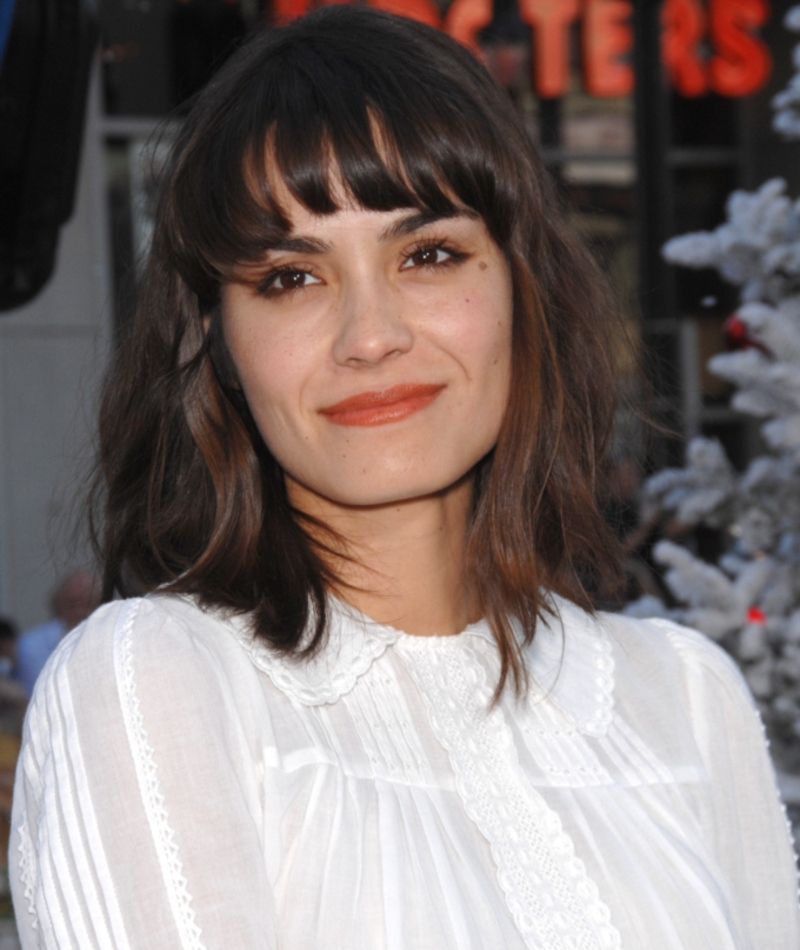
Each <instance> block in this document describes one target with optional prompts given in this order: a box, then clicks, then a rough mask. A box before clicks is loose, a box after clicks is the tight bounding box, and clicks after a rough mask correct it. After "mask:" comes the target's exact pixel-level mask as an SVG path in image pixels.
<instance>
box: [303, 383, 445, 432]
mask: <svg viewBox="0 0 800 950" xmlns="http://www.w3.org/2000/svg"><path fill="white" fill-rule="evenodd" d="M444 388H445V387H444V386H443V385H441V384H433V383H403V384H402V385H399V386H392V387H391V388H389V389H382V390H380V391H373V392H364V393H358V394H357V395H355V396H349V397H348V398H347V399H343V400H342V401H341V402H337V403H335V404H334V405H332V406H326V407H325V408H324V409H320V410H319V412H320V415H323V416H325V418H326V419H328V421H329V422H332V423H334V425H340V426H380V425H386V424H387V423H390V422H399V421H400V420H401V419H406V418H407V417H408V416H411V415H413V414H414V413H415V412H419V411H420V410H421V409H424V408H425V407H426V406H429V405H430V404H431V403H432V402H433V401H434V399H436V397H437V396H438V395H439V393H440V392H441V391H442V390H443V389H444Z"/></svg>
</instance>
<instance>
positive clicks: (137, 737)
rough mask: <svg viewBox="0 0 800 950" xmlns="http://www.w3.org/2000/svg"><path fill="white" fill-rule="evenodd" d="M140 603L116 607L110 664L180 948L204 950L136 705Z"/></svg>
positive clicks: (142, 718)
mask: <svg viewBox="0 0 800 950" xmlns="http://www.w3.org/2000/svg"><path fill="white" fill-rule="evenodd" d="M141 604H142V601H140V600H138V601H128V602H127V603H125V604H124V606H123V607H122V609H121V610H120V614H119V617H118V619H117V624H116V629H115V630H114V667H115V673H116V678H117V688H118V690H119V697H120V705H121V707H122V714H123V719H124V722H125V731H126V733H127V736H128V742H129V745H130V749H131V754H132V756H133V762H134V767H135V770H136V777H137V779H138V783H139V792H140V794H141V796H142V803H143V805H144V810H145V813H146V814H147V820H148V824H149V825H150V831H151V834H152V836H153V843H154V845H155V848H156V852H157V854H158V860H159V864H160V866H161V872H162V874H163V876H164V883H165V885H166V889H167V895H168V897H169V902H170V906H171V908H172V913H173V915H174V918H175V922H176V924H177V927H178V932H179V933H180V936H181V947H182V948H183V950H206V948H205V944H204V943H203V941H202V939H201V934H202V932H201V930H200V927H199V926H198V925H197V924H196V923H195V913H194V910H193V908H192V898H191V895H190V894H189V889H188V885H187V881H186V878H185V877H184V874H183V864H182V863H181V861H180V858H179V856H178V845H177V843H176V841H175V832H174V830H173V829H172V827H171V826H170V823H169V815H168V814H167V810H166V808H165V807H164V796H163V795H162V794H161V790H160V787H159V782H158V769H157V766H156V763H155V759H154V756H153V748H152V746H151V745H150V742H149V740H148V736H147V730H146V729H145V725H144V717H143V716H142V713H141V710H140V708H139V696H138V694H137V691H136V677H135V672H134V667H133V646H132V633H133V624H134V621H135V619H136V615H137V613H138V611H139V608H140V606H141Z"/></svg>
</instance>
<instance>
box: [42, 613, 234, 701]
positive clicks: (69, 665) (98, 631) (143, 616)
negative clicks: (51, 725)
mask: <svg viewBox="0 0 800 950" xmlns="http://www.w3.org/2000/svg"><path fill="white" fill-rule="evenodd" d="M242 666H243V668H244V669H245V670H246V669H248V668H250V669H252V664H250V663H249V662H248V661H247V657H246V656H245V655H244V653H243V651H242V648H241V646H240V645H239V644H238V641H237V640H236V638H235V637H234V636H233V634H232V633H231V630H230V621H229V620H228V619H227V618H225V617H224V616H223V615H221V614H218V613H216V612H213V611H206V610H203V609H201V608H200V607H199V606H198V605H197V604H196V603H195V602H194V601H193V600H192V599H190V598H187V597H176V596H168V595H148V596H147V597H142V598H132V599H128V600H119V601H113V602H111V603H108V604H104V605H103V606H102V607H100V608H99V609H98V610H96V611H95V612H94V613H93V614H92V615H91V616H90V617H89V618H88V619H87V620H85V621H84V622H83V623H82V624H80V625H79V626H78V627H76V628H75V629H74V630H72V631H71V632H70V633H69V634H68V635H67V636H66V637H65V638H64V639H63V640H62V641H61V643H60V644H59V645H58V647H57V649H56V650H55V652H54V653H53V655H52V656H51V657H50V660H49V661H48V663H47V665H46V667H45V670H44V672H43V674H42V677H41V680H40V682H41V689H42V690H45V689H46V688H47V686H48V684H49V685H50V686H52V685H53V684H54V683H55V682H56V681H61V682H66V681H74V682H75V683H76V684H79V685H80V686H81V687H82V688H83V687H87V686H89V685H90V684H91V683H92V682H95V683H97V682H100V681H104V680H108V679H112V680H115V681H124V680H126V678H128V679H129V678H131V677H133V676H135V677H136V679H137V680H138V681H146V682H150V683H152V684H153V685H154V686H155V688H158V687H159V686H165V687H166V686H167V685H174V684H177V683H181V682H183V683H186V684H187V685H188V686H191V684H192V683H193V682H195V683H199V681H210V680H219V679H224V678H225V677H226V676H227V675H236V671H237V670H238V669H239V668H240V667H242ZM37 690H38V687H37Z"/></svg>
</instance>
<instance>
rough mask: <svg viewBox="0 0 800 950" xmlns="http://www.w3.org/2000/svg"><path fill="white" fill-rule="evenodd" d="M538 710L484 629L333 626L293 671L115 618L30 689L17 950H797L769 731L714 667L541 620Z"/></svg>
mask: <svg viewBox="0 0 800 950" xmlns="http://www.w3.org/2000/svg"><path fill="white" fill-rule="evenodd" d="M555 603H556V606H557V611H558V612H557V615H556V616H554V618H553V619H552V620H551V621H550V622H549V624H548V626H547V627H542V628H541V629H540V630H539V632H538V634H537V637H536V641H535V643H534V645H533V646H532V647H531V648H530V650H529V664H530V669H531V671H532V674H533V677H534V683H533V686H532V688H531V691H530V694H529V696H528V698H527V699H526V700H525V701H524V702H518V701H517V700H515V699H514V697H513V695H512V694H511V693H508V694H506V695H505V696H504V697H503V699H502V700H501V702H500V704H499V705H498V706H497V707H495V708H494V709H492V710H489V709H488V703H489V700H490V697H491V695H492V690H493V687H494V684H495V682H496V678H497V669H498V662H497V657H496V651H495V647H494V644H493V641H492V639H491V635H490V633H489V631H488V630H487V628H486V626H485V625H484V624H483V623H479V624H476V625H474V626H472V627H469V628H467V630H465V631H464V632H463V633H462V634H461V635H459V636H456V637H412V636H408V635H407V634H403V633H399V632H398V631H396V630H394V629H392V628H389V627H382V626H379V625H377V624H374V623H372V622H371V621H367V620H366V619H365V618H363V617H361V616H360V615H356V614H355V613H354V612H353V611H351V610H350V609H349V608H346V607H345V606H344V605H342V604H339V603H334V604H333V623H332V630H331V638H330V643H329V646H328V648H327V649H326V651H325V653H324V654H323V655H322V656H321V657H320V658H319V659H318V660H315V661H314V662H312V663H311V664H298V663H294V662H291V661H287V660H283V659H279V658H277V657H276V656H274V655H273V654H272V653H271V652H270V651H269V650H267V649H266V648H265V646H264V645H263V644H261V643H260V642H253V640H252V639H251V637H250V635H249V633H248V629H247V625H246V623H245V621H244V620H242V619H226V618H224V617H221V616H219V615H216V614H213V613H204V612H202V611H201V610H199V609H198V608H197V607H196V606H195V605H194V604H193V603H192V602H191V601H189V600H188V599H180V598H174V597H166V596H153V597H147V598H145V599H143V600H131V601H124V602H118V603H114V604H110V605H107V606H106V607H103V608H101V609H100V610H99V611H97V612H96V613H95V614H94V616H93V617H91V618H90V619H89V620H88V621H87V622H86V623H85V624H84V625H82V627H80V628H79V629H78V630H76V631H75V632H73V633H72V634H71V635H70V636H69V637H68V638H67V639H66V640H65V641H64V643H63V644H62V646H61V647H60V648H59V650H58V652H57V653H56V654H55V655H54V656H53V658H52V659H51V661H50V663H49V665H48V667H47V668H46V670H45V672H44V674H43V676H42V678H41V679H40V681H39V684H38V686H37V689H36V692H35V695H34V698H33V701H32V704H31V707H30V710H29V714H28V718H27V722H26V728H25V736H24V743H23V749H22V753H21V757H20V762H19V768H18V772H17V784H16V790H15V798H14V814H13V820H12V836H11V853H10V854H11V872H12V888H13V894H14V902H15V908H16V913H17V918H18V924H19V929H20V934H21V938H22V945H23V947H24V948H26V950H27V948H33V947H42V948H54V947H58V948H76V950H88V948H94V947H100V948H111V947H113V948H147V950H162V948H163V950H175V948H187V950H221V948H229V950H255V948H259V950H263V948H283V950H307V948H325V950H328V948H344V947H346V948H348V950H380V948H386V950H450V948H453V950H456V948H457V950H479V948H480V950H486V948H504V950H521V948H537V950H617V948H630V950H634V948H635V950H642V948H647V950H710V948H713V950H734V948H735V950H767V948H769V950H797V948H798V947H800V924H799V923H798V910H797V878H796V873H795V868H794V862H793V858H792V852H791V846H790V842H789V836H788V830H787V824H786V820H785V816H784V814H783V811H782V809H781V806H780V804H779V801H778V797H777V792H776V787H775V781H774V776H773V774H772V771H771V767H770V764H769V761H768V757H767V753H766V748H765V744H764V739H763V734H762V729H761V726H760V724H759V721H758V718H757V715H756V713H755V712H754V708H753V705H752V702H751V700H750V698H749V696H748V694H747V691H746V688H745V686H744V685H743V682H742V680H741V677H740V676H739V674H738V672H737V671H736V669H735V668H734V666H733V665H732V663H731V662H730V661H729V660H728V659H727V658H726V657H725V656H724V654H722V653H721V651H720V650H718V649H717V648H716V647H715V646H713V645H712V644H711V643H709V642H708V641H707V640H705V639H704V638H703V637H701V636H700V635H699V634H696V633H693V632H692V631H688V630H685V629H683V628H680V627H676V626H675V625H673V624H669V623H666V622H663V621H649V622H642V621H633V620H629V619H626V618H623V617H620V616H613V615H601V616H600V617H599V618H598V619H597V620H593V619H591V618H589V617H588V616H587V615H585V614H584V613H583V612H581V611H580V610H578V609H577V608H576V607H574V606H573V605H570V604H567V603H565V602H563V601H556V602H555Z"/></svg>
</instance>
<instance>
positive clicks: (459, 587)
mask: <svg viewBox="0 0 800 950" xmlns="http://www.w3.org/2000/svg"><path fill="white" fill-rule="evenodd" d="M287 489H288V492H289V497H290V500H291V502H292V504H293V506H294V507H295V508H297V509H298V510H300V511H303V512H305V513H307V514H309V515H311V516H313V517H314V518H315V519H317V520H318V521H321V522H323V523H324V524H326V525H327V526H328V527H330V528H331V529H333V531H334V532H336V535H337V536H338V537H339V538H340V539H341V540H342V542H343V544H344V551H343V554H346V555H347V556H335V555H332V556H331V567H332V568H333V569H334V571H335V573H336V575H337V576H338V577H339V579H340V581H341V586H340V587H338V588H337V590H336V594H337V596H340V597H341V598H342V599H343V600H345V601H347V602H348V603H349V604H351V605H352V606H353V607H355V608H356V609H358V610H360V611H361V612H362V613H364V614H366V615H367V616H368V617H371V618H372V619H373V620H377V621H378V622H379V623H383V624H388V625H389V626H393V627H397V628H398V629H400V630H404V631H405V632H406V633H411V634H419V635H422V636H431V635H440V636H447V635H451V634H456V633H460V631H461V630H463V629H464V627H465V626H466V625H467V624H468V623H470V622H472V621H474V620H476V619H477V618H478V611H477V605H476V604H475V603H474V596H471V594H470V591H469V590H468V585H467V584H466V582H465V577H464V548H465V543H466V534H467V524H468V518H469V509H470V504H471V501H472V479H471V478H464V479H462V480H461V481H459V482H457V483H456V484H455V485H453V486H451V487H450V488H448V489H446V490H445V491H443V492H437V493H436V494H435V495H430V496H426V497H424V498H413V499H409V500H406V501H400V502H395V503H393V504H390V505H378V506H374V507H370V508H355V507H349V506H345V505H339V504H336V503H334V502H331V501H329V500H328V499H324V498H321V497H320V496H318V495H315V494H313V493H311V492H309V491H308V490H307V489H305V488H303V487H302V486H301V485H299V484H297V483H295V482H292V481H291V480H287ZM311 533H312V536H313V529H312V532H311ZM321 540H323V541H324V542H325V543H329V541H328V539H327V538H322V539H321Z"/></svg>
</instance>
